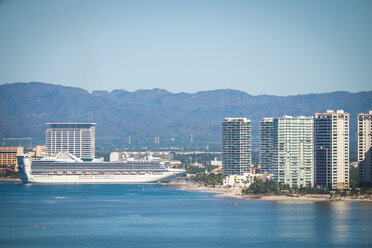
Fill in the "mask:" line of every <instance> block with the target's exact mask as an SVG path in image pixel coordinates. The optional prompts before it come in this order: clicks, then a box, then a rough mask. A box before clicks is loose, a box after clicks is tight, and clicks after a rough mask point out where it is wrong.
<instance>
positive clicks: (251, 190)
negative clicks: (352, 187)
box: [242, 179, 329, 195]
mask: <svg viewBox="0 0 372 248" xmlns="http://www.w3.org/2000/svg"><path fill="white" fill-rule="evenodd" d="M242 193H243V194H262V195H286V194H292V193H295V194H304V193H306V194H328V193H329V190H328V189H325V188H314V187H300V188H298V187H292V188H291V187H290V186H289V185H288V184H278V183H275V182H272V181H269V182H263V181H261V180H258V179H255V181H254V183H252V184H251V185H250V186H249V187H248V188H246V189H243V190H242Z"/></svg>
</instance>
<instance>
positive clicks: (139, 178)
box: [17, 156, 185, 183]
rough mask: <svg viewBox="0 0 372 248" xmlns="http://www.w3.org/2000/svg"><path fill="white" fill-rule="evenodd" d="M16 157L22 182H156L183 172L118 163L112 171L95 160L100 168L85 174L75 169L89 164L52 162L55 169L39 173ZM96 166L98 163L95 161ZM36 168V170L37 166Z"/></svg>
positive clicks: (24, 158) (30, 163)
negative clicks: (126, 166)
mask: <svg viewBox="0 0 372 248" xmlns="http://www.w3.org/2000/svg"><path fill="white" fill-rule="evenodd" d="M17 159H18V169H19V175H20V177H21V180H22V182H23V183H157V182H159V181H161V182H170V181H172V180H174V178H176V177H179V176H182V175H184V174H185V170H182V169H173V168H162V169H161V170H158V171H156V170H155V171H150V170H143V169H141V168H138V169H132V170H130V169H127V168H125V169H123V168H124V167H123V168H122V167H121V166H118V165H116V167H115V169H114V171H112V170H110V169H109V168H108V169H107V168H106V167H108V166H110V163H102V164H99V163H98V166H100V167H101V169H100V170H98V169H95V170H94V172H92V171H91V170H90V171H91V172H84V173H82V172H81V171H80V172H77V171H76V170H80V169H79V168H80V166H81V167H86V166H88V167H89V163H86V164H85V163H76V164H75V163H55V164H54V165H58V166H59V167H58V168H59V169H58V171H57V172H56V171H55V170H54V171H52V170H48V169H44V170H43V171H44V172H43V173H40V170H39V173H35V172H33V169H32V168H33V167H32V163H33V161H31V160H30V159H29V157H27V156H19V157H18V158H17ZM52 163H53V161H52V162H50V164H52ZM59 164H60V165H59ZM65 164H66V165H65ZM48 165H49V162H46V163H44V164H43V166H44V167H45V166H48ZM113 165H115V163H113ZM73 166H75V167H74V169H75V171H73V170H72V167H73ZM95 166H97V163H96V164H95ZM61 168H63V170H62V169H61ZM85 169H87V168H85ZM35 170H36V172H38V170H37V168H35ZM87 171H89V170H87ZM125 171H126V172H125Z"/></svg>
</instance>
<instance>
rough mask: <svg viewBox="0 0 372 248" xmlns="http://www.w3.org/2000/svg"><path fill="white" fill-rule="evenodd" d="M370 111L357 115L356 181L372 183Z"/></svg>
mask: <svg viewBox="0 0 372 248" xmlns="http://www.w3.org/2000/svg"><path fill="white" fill-rule="evenodd" d="M371 136H372V110H370V111H369V113H368V114H363V113H360V114H358V181H359V182H360V183H372V155H371V153H372V137H371Z"/></svg>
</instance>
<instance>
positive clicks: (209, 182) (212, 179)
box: [194, 173, 225, 186]
mask: <svg viewBox="0 0 372 248" xmlns="http://www.w3.org/2000/svg"><path fill="white" fill-rule="evenodd" d="M224 178H225V176H224V175H222V174H213V173H211V174H209V175H206V174H200V175H197V176H195V177H194V182H197V183H201V184H203V185H205V186H216V185H222V181H223V179H224Z"/></svg>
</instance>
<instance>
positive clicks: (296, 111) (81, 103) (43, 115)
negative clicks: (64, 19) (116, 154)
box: [0, 82, 372, 150]
mask: <svg viewBox="0 0 372 248" xmlns="http://www.w3.org/2000/svg"><path fill="white" fill-rule="evenodd" d="M0 104H1V106H2V108H1V109H0V116H1V122H0V138H4V137H32V138H33V139H34V141H35V142H36V143H41V144H42V143H43V142H45V141H44V139H45V129H46V126H45V123H46V122H96V123H97V128H96V140H97V148H98V149H100V148H104V147H106V148H107V147H110V149H112V148H114V147H117V148H122V147H123V146H128V137H129V136H131V141H132V144H131V145H132V146H135V145H136V146H147V147H151V146H155V144H154V137H155V136H160V144H158V145H157V146H158V147H164V146H190V145H191V146H194V147H205V146H206V145H207V144H208V145H209V147H210V149H212V150H215V149H219V148H220V137H221V134H220V131H221V121H222V120H223V119H224V118H225V117H247V118H249V119H251V120H252V121H253V145H254V147H257V146H258V140H259V133H258V128H259V121H260V119H261V118H263V117H275V116H283V115H285V114H287V115H293V116H298V115H305V116H308V115H312V114H313V113H315V112H323V111H325V110H327V109H334V110H336V109H344V110H345V111H346V112H349V113H350V114H351V119H350V120H351V123H350V132H351V135H350V140H351V142H352V143H353V142H354V143H355V141H356V128H357V126H356V115H357V114H358V113H360V112H368V110H369V109H372V91H367V92H359V93H350V92H344V91H339V92H331V93H324V94H308V95H295V96H286V97H283V96H272V95H259V96H252V95H249V94H247V93H246V92H242V91H238V90H230V89H223V90H210V91H201V92H197V93H193V94H190V93H171V92H168V91H166V90H163V89H152V90H137V91H134V92H129V91H125V90H114V91H112V92H107V91H93V92H92V93H89V92H88V91H86V90H84V89H80V88H73V87H66V86H61V85H54V84H46V83H36V82H31V83H13V84H5V85H0ZM191 134H192V135H193V143H191V142H190V135H191ZM355 145H356V144H355ZM103 146H104V147H103ZM351 146H352V147H354V145H353V144H351Z"/></svg>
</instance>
